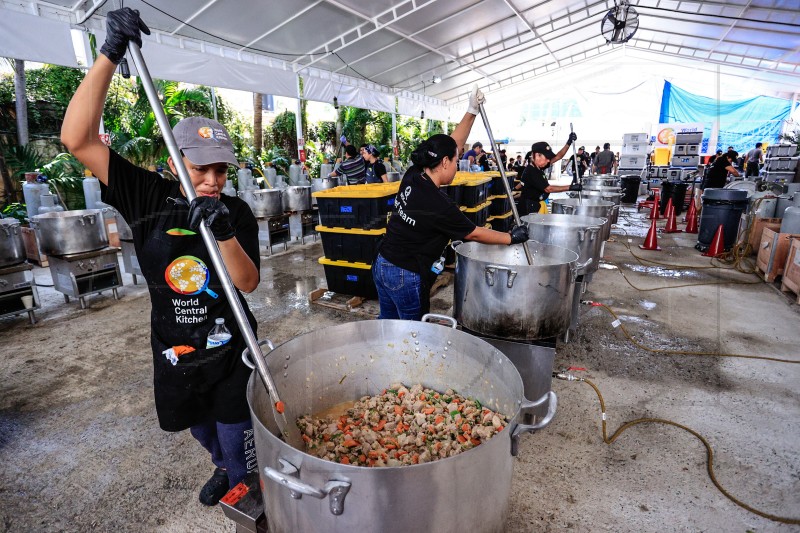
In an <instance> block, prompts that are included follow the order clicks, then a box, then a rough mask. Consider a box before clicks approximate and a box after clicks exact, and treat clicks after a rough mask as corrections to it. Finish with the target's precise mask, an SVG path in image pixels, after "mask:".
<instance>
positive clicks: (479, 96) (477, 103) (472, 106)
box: [467, 83, 486, 116]
mask: <svg viewBox="0 0 800 533" xmlns="http://www.w3.org/2000/svg"><path fill="white" fill-rule="evenodd" d="M485 102H486V97H485V96H484V95H483V93H482V92H481V90H480V89H478V84H477V83H476V84H475V85H473V86H472V92H471V93H470V94H469V104H468V105H467V113H472V114H473V115H476V116H477V115H480V113H481V104H483V103H485Z"/></svg>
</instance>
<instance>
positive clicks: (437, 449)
mask: <svg viewBox="0 0 800 533" xmlns="http://www.w3.org/2000/svg"><path fill="white" fill-rule="evenodd" d="M433 448H434V449H435V450H436V451H437V452H438V451H439V450H441V449H442V443H441V442H437V443H436V444H435V445H434V446H433Z"/></svg>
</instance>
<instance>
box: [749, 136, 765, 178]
mask: <svg viewBox="0 0 800 533" xmlns="http://www.w3.org/2000/svg"><path fill="white" fill-rule="evenodd" d="M761 146H762V144H761V143H756V147H755V148H753V149H752V150H750V151H749V152H747V156H745V163H746V164H747V166H746V167H745V174H744V175H745V177H750V176H758V172H759V170H760V168H761V167H760V165H761V163H763V162H764V151H763V150H761Z"/></svg>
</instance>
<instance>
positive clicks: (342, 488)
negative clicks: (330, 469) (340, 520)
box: [264, 459, 350, 516]
mask: <svg viewBox="0 0 800 533" xmlns="http://www.w3.org/2000/svg"><path fill="white" fill-rule="evenodd" d="M279 462H280V464H281V468H282V469H284V470H285V471H286V472H289V471H291V470H294V472H295V474H290V473H286V472H280V471H278V470H275V469H274V468H271V467H269V466H265V467H264V475H265V476H267V477H268V478H269V479H271V480H272V481H274V482H275V483H277V484H278V485H281V486H283V487H286V488H287V489H289V490H290V491H291V493H292V497H293V498H295V499H300V497H301V496H311V497H314V498H319V499H320V500H321V499H322V498H324V497H325V496H329V497H330V510H331V513H332V514H334V515H337V516H338V515H340V514H342V513H343V512H344V498H345V496H347V493H348V491H349V490H350V483H348V482H347V481H338V480H335V479H334V480H330V481H328V482H327V483H325V486H324V487H322V488H321V489H318V488H316V487H313V486H311V485H309V484H308V483H304V482H303V481H300V479H299V478H297V477H295V476H296V473H297V472H298V469H297V468H296V467H294V465H292V464H290V463H289V462H288V461H286V460H284V459H280V460H279ZM287 467H290V468H287Z"/></svg>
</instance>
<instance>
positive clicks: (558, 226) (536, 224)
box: [522, 215, 606, 276]
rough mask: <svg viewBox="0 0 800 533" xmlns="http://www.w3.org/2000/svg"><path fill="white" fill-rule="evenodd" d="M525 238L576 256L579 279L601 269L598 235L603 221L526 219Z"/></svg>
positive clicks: (557, 217) (554, 217) (549, 217)
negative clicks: (560, 248)
mask: <svg viewBox="0 0 800 533" xmlns="http://www.w3.org/2000/svg"><path fill="white" fill-rule="evenodd" d="M522 222H524V223H525V224H527V225H528V235H530V238H531V239H532V240H534V241H538V242H541V243H544V244H554V245H556V246H561V247H563V248H566V249H567V250H572V251H573V252H576V253H577V254H578V261H579V263H580V264H579V266H578V275H579V276H582V275H584V274H587V273H589V272H595V271H596V270H597V268H598V267H599V266H600V247H601V245H602V243H603V238H602V235H601V232H602V230H603V225H604V224H605V223H606V219H604V218H598V217H588V216H584V215H526V216H524V217H522Z"/></svg>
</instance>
